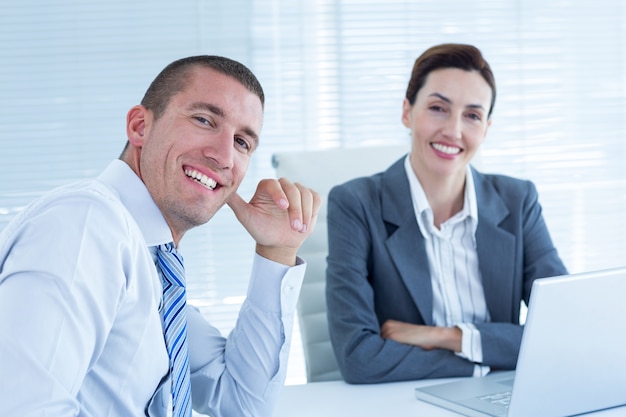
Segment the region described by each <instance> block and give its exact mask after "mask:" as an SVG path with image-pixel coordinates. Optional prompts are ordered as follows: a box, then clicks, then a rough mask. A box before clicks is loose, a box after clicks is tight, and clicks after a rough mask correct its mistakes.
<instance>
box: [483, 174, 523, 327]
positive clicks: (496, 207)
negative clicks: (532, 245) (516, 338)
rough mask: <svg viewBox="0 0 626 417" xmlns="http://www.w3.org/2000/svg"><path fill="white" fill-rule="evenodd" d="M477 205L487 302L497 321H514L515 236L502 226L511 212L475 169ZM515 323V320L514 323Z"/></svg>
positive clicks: (492, 318) (493, 317) (492, 316)
mask: <svg viewBox="0 0 626 417" xmlns="http://www.w3.org/2000/svg"><path fill="white" fill-rule="evenodd" d="M472 172H473V175H474V184H475V188H476V199H477V202H478V228H477V230H476V246H477V252H478V265H479V267H480V272H481V275H482V280H483V289H484V291H485V299H486V301H487V305H488V306H489V314H490V315H491V320H492V321H494V322H499V321H511V320H513V319H514V318H513V317H510V316H511V312H512V311H516V310H517V308H512V307H513V306H512V305H511V303H512V302H513V301H512V300H511V294H513V293H514V291H513V285H514V279H515V269H516V268H515V259H516V257H515V237H514V236H513V235H512V234H511V233H510V232H509V231H507V230H505V229H503V228H501V227H500V223H501V222H502V220H504V219H505V218H506V217H507V216H508V215H509V210H508V208H507V207H506V205H505V204H504V202H503V201H502V199H501V197H500V195H499V194H498V192H497V191H496V190H495V189H494V188H493V186H492V185H491V184H490V183H488V182H487V181H486V180H485V178H484V177H483V175H482V174H480V173H478V172H477V171H475V170H474V169H472ZM513 322H514V321H513Z"/></svg>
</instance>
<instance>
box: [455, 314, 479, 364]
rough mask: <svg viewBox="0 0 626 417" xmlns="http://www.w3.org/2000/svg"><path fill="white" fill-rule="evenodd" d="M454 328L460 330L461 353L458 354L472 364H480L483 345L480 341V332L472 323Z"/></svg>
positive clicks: (461, 324)
mask: <svg viewBox="0 0 626 417" xmlns="http://www.w3.org/2000/svg"><path fill="white" fill-rule="evenodd" d="M456 327H458V328H459V329H461V334H462V335H463V336H462V338H461V352H458V353H457V355H459V356H460V357H462V358H465V359H468V360H470V361H472V362H474V363H482V361H483V345H482V341H481V339H480V332H479V331H478V329H477V328H476V326H475V325H474V324H472V323H460V324H457V325H456Z"/></svg>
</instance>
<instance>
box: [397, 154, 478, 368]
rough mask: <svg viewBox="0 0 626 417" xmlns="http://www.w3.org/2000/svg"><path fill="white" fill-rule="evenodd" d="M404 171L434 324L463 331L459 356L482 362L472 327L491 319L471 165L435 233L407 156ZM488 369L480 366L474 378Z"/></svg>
mask: <svg viewBox="0 0 626 417" xmlns="http://www.w3.org/2000/svg"><path fill="white" fill-rule="evenodd" d="M405 169H406V171H407V177H408V179H409V184H410V188H411V196H412V201H413V208H414V210H415V217H416V219H417V223H418V225H419V228H420V231H421V233H422V235H423V236H424V241H425V246H426V253H427V256H428V261H429V268H430V274H431V283H432V288H433V322H434V324H435V325H436V326H444V327H453V326H457V327H459V328H460V329H461V331H462V333H463V341H462V352H461V353H459V356H461V357H464V358H466V359H468V360H470V361H472V362H474V363H481V362H482V344H481V340H480V333H479V331H478V330H477V328H476V326H475V325H474V323H485V322H489V321H490V316H489V311H488V310H487V303H486V300H485V293H484V290H483V285H482V277H481V274H480V269H479V266H478V254H477V251H476V228H477V226H478V208H477V203H476V193H475V190H474V181H473V177H472V173H471V169H470V168H469V166H468V167H467V173H466V176H465V178H466V180H465V194H464V202H463V209H462V210H461V211H460V212H459V213H457V214H456V215H454V216H453V217H451V218H450V219H448V220H447V221H446V222H444V223H443V224H441V226H440V228H439V229H438V228H437V227H435V224H434V216H433V212H432V209H431V208H430V204H429V203H428V199H427V198H426V194H425V193H424V190H423V188H422V186H421V184H420V183H419V180H418V178H417V176H416V175H415V173H414V171H413V169H412V167H411V164H410V161H409V157H408V156H407V159H406V161H405ZM487 370H488V369H487V368H486V367H478V368H477V369H476V372H475V374H477V375H481V374H483V373H485V372H486V371H487Z"/></svg>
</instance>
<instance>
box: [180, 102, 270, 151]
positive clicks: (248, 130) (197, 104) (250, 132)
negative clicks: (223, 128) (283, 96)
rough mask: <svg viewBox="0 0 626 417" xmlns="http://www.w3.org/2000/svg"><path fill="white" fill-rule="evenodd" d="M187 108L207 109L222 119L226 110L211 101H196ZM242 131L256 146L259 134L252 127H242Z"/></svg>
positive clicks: (192, 109) (224, 117)
mask: <svg viewBox="0 0 626 417" xmlns="http://www.w3.org/2000/svg"><path fill="white" fill-rule="evenodd" d="M189 110H191V111H195V110H204V111H208V112H209V113H213V114H215V115H216V116H218V117H220V118H222V119H226V112H225V111H224V110H223V109H222V108H221V107H219V106H216V105H214V104H211V103H205V102H202V101H196V102H194V103H192V104H191V105H190V106H189ZM243 132H244V133H245V134H246V135H247V136H249V137H250V139H252V140H253V141H254V144H255V147H256V146H258V144H259V135H258V134H257V133H256V132H255V131H254V130H252V128H250V127H248V126H246V127H244V128H243Z"/></svg>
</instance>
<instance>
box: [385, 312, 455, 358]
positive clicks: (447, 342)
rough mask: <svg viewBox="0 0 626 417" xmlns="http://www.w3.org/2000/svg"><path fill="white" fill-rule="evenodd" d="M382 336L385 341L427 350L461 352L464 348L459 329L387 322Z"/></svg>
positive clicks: (393, 321) (394, 321)
mask: <svg viewBox="0 0 626 417" xmlns="http://www.w3.org/2000/svg"><path fill="white" fill-rule="evenodd" d="M380 335H381V336H382V337H383V338H384V339H391V340H395V341H396V342H400V343H404V344H407V345H414V346H419V347H421V348H422V349H426V350H431V349H448V350H451V351H453V352H460V351H461V348H462V347H461V343H462V342H461V338H462V332H461V329H459V328H458V327H436V326H423V325H419V324H411V323H404V322H401V321H396V320H387V321H386V322H384V323H383V325H382V327H381V328H380Z"/></svg>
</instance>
